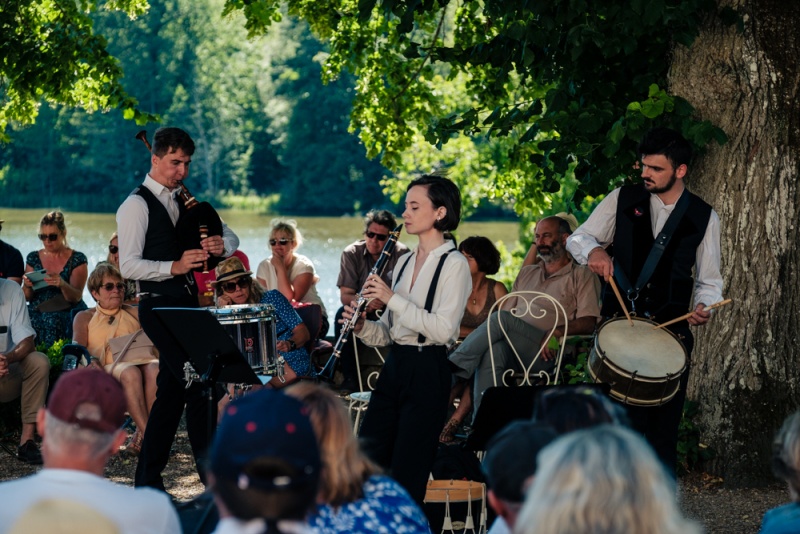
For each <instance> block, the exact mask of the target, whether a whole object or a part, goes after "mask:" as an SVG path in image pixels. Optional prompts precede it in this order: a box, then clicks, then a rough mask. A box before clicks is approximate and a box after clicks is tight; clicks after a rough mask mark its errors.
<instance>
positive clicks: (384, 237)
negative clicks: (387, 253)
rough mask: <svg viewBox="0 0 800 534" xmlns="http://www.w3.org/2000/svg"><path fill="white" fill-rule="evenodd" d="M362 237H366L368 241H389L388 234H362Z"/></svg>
mask: <svg viewBox="0 0 800 534" xmlns="http://www.w3.org/2000/svg"><path fill="white" fill-rule="evenodd" d="M364 235H366V236H367V237H368V238H370V239H377V240H378V241H386V240H387V239H389V234H376V233H375V232H364Z"/></svg>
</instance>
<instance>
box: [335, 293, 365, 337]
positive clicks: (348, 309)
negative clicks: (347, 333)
mask: <svg viewBox="0 0 800 534" xmlns="http://www.w3.org/2000/svg"><path fill="white" fill-rule="evenodd" d="M357 304H358V303H357V302H356V301H355V300H354V301H352V302H351V303H350V305H349V306H347V305H345V307H344V311H343V312H342V320H341V321H339V322H340V323H342V324H344V323H346V322H348V321H350V320H351V319H352V318H353V313H354V312H355V311H356V305H357ZM366 317H367V312H362V313H361V317H359V318H358V321H356V324H355V325H354V326H353V332H356V333H358V332H361V329H362V328H364V321H365V320H366Z"/></svg>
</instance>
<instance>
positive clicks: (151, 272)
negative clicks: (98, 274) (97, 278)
mask: <svg viewBox="0 0 800 534" xmlns="http://www.w3.org/2000/svg"><path fill="white" fill-rule="evenodd" d="M142 185H143V186H144V187H146V188H147V189H149V190H150V191H151V192H152V193H153V194H154V195H155V196H156V198H157V199H158V201H159V202H161V204H162V205H163V206H164V207H165V208H166V210H167V213H169V217H170V219H171V220H172V224H173V225H174V224H176V223H177V222H178V214H179V210H178V201H177V200H176V199H175V197H176V195H177V194H178V190H177V189H175V190H174V191H170V190H169V189H168V188H166V187H164V186H163V185H161V184H159V183H158V182H156V181H155V180H154V179H153V178H152V177H151V176H150V175H149V174H148V175H147V177H146V178H145V179H144V182H143V183H142ZM149 213H150V211H149V209H148V208H147V201H146V200H145V199H144V198H142V197H141V196H140V195H129V196H128V198H126V199H125V201H124V202H123V203H122V205H121V206H120V207H119V209H118V210H117V233H118V234H119V267H120V271H121V272H122V276H123V277H125V278H129V279H131V280H152V281H154V282H161V281H163V280H168V279H169V278H172V273H171V270H172V263H173V262H172V261H153V260H145V259H143V258H142V252H143V251H144V241H145V236H146V235H147V225H148V223H149V221H150V219H149ZM222 241H223V243H224V245H225V253H226V254H227V255H230V254H231V253H233V251H234V250H236V249H237V248H238V246H239V238H238V237H237V236H236V234H235V233H233V230H231V229H230V228H228V226H227V225H226V224H225V223H224V222H223V223H222Z"/></svg>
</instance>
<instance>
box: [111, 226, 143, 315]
mask: <svg viewBox="0 0 800 534" xmlns="http://www.w3.org/2000/svg"><path fill="white" fill-rule="evenodd" d="M106 261H107V262H108V263H110V264H111V265H113V266H114V267H116V268H117V269H119V236H118V235H117V232H114V233H113V234H111V239H109V240H108V256H107V257H106ZM122 283H124V284H125V295H124V296H123V302H124V303H125V304H131V305H134V304H137V303H138V302H139V297H137V296H136V293H137V291H136V281H135V280H124V279H123V280H122Z"/></svg>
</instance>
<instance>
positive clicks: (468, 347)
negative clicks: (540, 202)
mask: <svg viewBox="0 0 800 534" xmlns="http://www.w3.org/2000/svg"><path fill="white" fill-rule="evenodd" d="M569 233H570V231H569V225H568V224H567V222H566V221H564V220H563V219H559V218H558V217H547V218H545V219H542V220H541V221H539V223H538V224H537V225H536V244H537V248H538V255H539V257H541V258H542V261H541V262H540V263H538V264H535V265H529V266H527V267H523V268H522V269H521V270H520V272H519V275H518V276H517V279H516V280H515V281H514V287H513V288H512V290H511V291H512V293H513V292H515V291H538V292H541V293H545V294H547V295H550V296H552V297H553V298H555V299H556V300H557V301H558V302H559V303H560V304H561V305H562V306H563V307H564V310H565V312H566V315H567V317H566V318H567V320H568V325H567V326H568V333H569V334H590V333H592V332H594V329H595V326H596V324H597V320H598V318H599V317H600V304H599V301H600V281H599V280H598V277H597V276H595V275H594V274H593V273H592V272H591V271H590V270H589V269H588V268H587V267H585V266H583V265H578V264H576V263H575V262H573V261H572V260H571V259H570V257H569V255H568V254H567V251H566V248H565V244H566V241H567V237H569ZM521 298H522V297H519V298H517V299H515V298H510V299H508V300H507V301H505V302H504V303H503V304H504V306H503V307H504V309H503V310H501V311H499V312H495V313H494V314H493V315H492V316H491V317H489V319H488V320H487V321H486V322H484V323H483V324H481V325H480V326H479V327H478V328H476V329H475V330H474V331H473V332H472V333H471V334H470V335H469V336H467V338H466V339H465V340H464V342H463V343H461V344H460V345H459V346H458V348H456V350H455V351H453V352H452V353H451V354H450V357H449V358H450V362H451V364H453V366H454V368H455V371H454V374H455V376H456V377H459V378H463V379H469V378H471V377H473V376H474V383H473V404H474V405H475V407H474V412H475V413H477V411H478V407H479V406H480V401H481V396H482V395H483V392H484V391H485V390H486V388H488V387H490V386H493V385H494V376H495V375H497V376H498V377H499V376H500V375H501V374H502V373H503V371H505V370H507V369H510V368H514V367H517V366H518V363H517V359H516V356H515V355H514V352H513V350H512V349H511V347H510V346H509V345H508V344H507V342H506V338H505V335H504V332H503V329H504V330H505V334H507V335H508V339H509V340H510V342H511V343H512V344H513V345H514V347H515V348H516V349H517V351H518V353H519V355H520V357H521V358H523V361H524V363H525V364H526V365H530V363H531V362H532V361H533V357H534V356H535V355H536V354H537V351H538V349H539V347H540V346H544V349H543V351H542V354H541V357H540V358H539V359H538V360H537V361H536V363H535V364H534V366H533V368H532V369H531V371H532V372H534V373H538V372H541V371H545V372H549V371H551V370H552V369H553V367H554V365H555V361H554V360H555V356H556V350H555V349H551V348H549V347H548V345H549V339H548V337H547V335H548V334H549V331H550V329H551V328H552V325H553V319H554V317H555V309H554V307H553V306H552V305H549V303H548V302H544V301H542V300H541V299H540V300H537V301H536V302H535V303H533V304H532V305H531V312H532V313H525V314H524V316H522V317H517V316H515V315H514V314H513V313H511V312H510V311H507V310H511V309H515V308H516V309H518V310H520V312H519V313H522V312H525V311H526V310H528V304H527V302H525V301H523V302H518V301H519V299H521ZM500 323H502V325H503V329H501V328H500ZM490 325H491V326H490ZM489 326H490V327H489ZM487 328H489V330H490V332H491V335H492V339H491V340H489V339H488V336H487ZM563 335H564V325H563V324H558V325H556V329H555V332H554V333H553V338H555V339H559V338H561V337H562V336H563ZM490 346H491V347H492V352H493V354H494V358H495V361H494V367H492V361H491V358H490V357H489V348H490Z"/></svg>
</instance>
